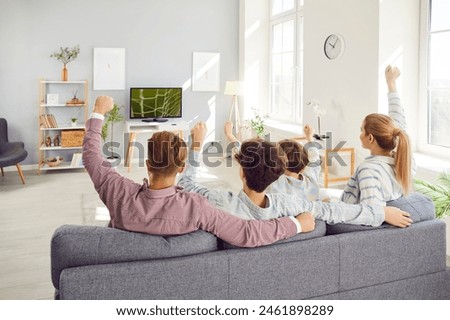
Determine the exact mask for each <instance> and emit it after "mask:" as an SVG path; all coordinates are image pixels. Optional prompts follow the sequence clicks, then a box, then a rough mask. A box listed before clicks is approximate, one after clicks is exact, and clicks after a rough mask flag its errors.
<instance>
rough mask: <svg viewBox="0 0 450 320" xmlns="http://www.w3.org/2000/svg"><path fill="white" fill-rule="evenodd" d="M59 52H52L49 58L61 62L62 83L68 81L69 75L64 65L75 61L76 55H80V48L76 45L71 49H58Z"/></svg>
mask: <svg viewBox="0 0 450 320" xmlns="http://www.w3.org/2000/svg"><path fill="white" fill-rule="evenodd" d="M59 49H60V51H59V52H53V53H52V54H51V55H50V57H51V58H56V59H57V60H59V61H61V62H62V63H63V64H64V67H63V69H62V73H61V80H62V81H67V80H68V79H69V74H68V71H67V68H66V65H67V64H68V63H69V62H71V61H73V60H75V59H76V58H77V57H78V54H79V53H80V46H79V45H76V46H75V47H73V48H70V49H69V48H68V47H65V48H63V47H60V48H59Z"/></svg>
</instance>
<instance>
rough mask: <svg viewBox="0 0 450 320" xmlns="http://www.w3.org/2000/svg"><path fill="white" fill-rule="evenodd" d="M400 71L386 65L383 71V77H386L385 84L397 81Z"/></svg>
mask: <svg viewBox="0 0 450 320" xmlns="http://www.w3.org/2000/svg"><path fill="white" fill-rule="evenodd" d="M400 74H401V73H400V70H399V69H398V68H397V67H393V66H391V65H388V66H387V67H386V70H385V71H384V75H385V77H386V82H391V81H395V80H397V78H398V77H400Z"/></svg>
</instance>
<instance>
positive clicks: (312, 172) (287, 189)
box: [267, 147, 320, 201]
mask: <svg viewBox="0 0 450 320" xmlns="http://www.w3.org/2000/svg"><path fill="white" fill-rule="evenodd" d="M308 160H309V164H308V165H307V166H306V168H305V170H304V171H303V172H302V173H300V174H299V178H294V177H291V176H287V175H285V174H283V175H282V176H281V177H279V178H278V180H277V181H275V182H273V183H272V184H271V185H270V186H269V187H268V188H267V192H268V193H287V194H293V195H296V196H298V197H300V198H303V199H305V200H309V201H317V200H319V176H320V157H319V150H318V149H317V148H316V147H309V148H308ZM300 175H301V176H302V179H300Z"/></svg>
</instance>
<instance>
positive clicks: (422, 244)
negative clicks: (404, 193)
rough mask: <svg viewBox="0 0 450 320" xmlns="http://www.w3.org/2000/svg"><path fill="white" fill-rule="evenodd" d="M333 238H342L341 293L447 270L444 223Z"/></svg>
mask: <svg viewBox="0 0 450 320" xmlns="http://www.w3.org/2000/svg"><path fill="white" fill-rule="evenodd" d="M332 237H336V238H337V239H339V259H340V276H339V279H340V280H339V281H340V286H339V289H340V290H341V291H346V290H351V289H356V288H364V287H369V286H372V285H376V284H380V283H387V282H390V281H396V280H401V279H406V278H410V277H417V276H420V275H424V274H429V273H434V272H440V271H444V270H446V261H445V250H446V248H445V223H444V222H443V221H439V220H430V221H422V222H419V223H415V224H413V225H412V226H411V227H409V228H384V229H378V230H372V231H371V232H352V233H345V234H339V235H335V236H332Z"/></svg>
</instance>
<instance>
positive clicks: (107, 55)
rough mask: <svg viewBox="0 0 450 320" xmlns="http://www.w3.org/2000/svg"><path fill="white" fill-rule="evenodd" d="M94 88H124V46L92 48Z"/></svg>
mask: <svg viewBox="0 0 450 320" xmlns="http://www.w3.org/2000/svg"><path fill="white" fill-rule="evenodd" d="M93 67H94V70H93V76H94V81H93V89H94V90H125V48H94V62H93Z"/></svg>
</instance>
